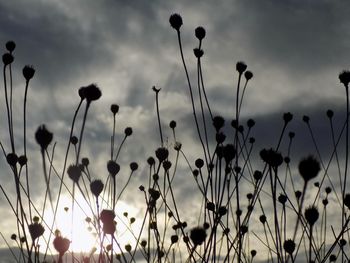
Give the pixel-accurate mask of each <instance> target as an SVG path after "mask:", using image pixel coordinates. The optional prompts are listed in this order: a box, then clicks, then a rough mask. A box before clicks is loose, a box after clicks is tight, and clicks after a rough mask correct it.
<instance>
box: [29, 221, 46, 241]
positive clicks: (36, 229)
mask: <svg viewBox="0 0 350 263" xmlns="http://www.w3.org/2000/svg"><path fill="white" fill-rule="evenodd" d="M28 229H29V233H30V236H31V238H32V240H33V241H34V240H36V239H37V238H38V237H40V236H42V235H43V234H44V232H45V229H44V227H43V226H42V224H40V223H37V222H36V223H32V224H30V225H29V226H28Z"/></svg>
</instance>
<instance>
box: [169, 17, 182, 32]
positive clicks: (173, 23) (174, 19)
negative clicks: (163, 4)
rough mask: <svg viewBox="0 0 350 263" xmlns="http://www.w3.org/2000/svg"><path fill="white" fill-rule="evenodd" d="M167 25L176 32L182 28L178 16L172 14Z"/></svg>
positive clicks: (180, 19) (180, 18)
mask: <svg viewBox="0 0 350 263" xmlns="http://www.w3.org/2000/svg"><path fill="white" fill-rule="evenodd" d="M169 23H170V25H171V27H172V28H174V29H175V30H176V31H179V30H180V27H181V26H182V17H181V16H180V15H179V14H176V13H175V14H172V15H171V16H170V18H169Z"/></svg>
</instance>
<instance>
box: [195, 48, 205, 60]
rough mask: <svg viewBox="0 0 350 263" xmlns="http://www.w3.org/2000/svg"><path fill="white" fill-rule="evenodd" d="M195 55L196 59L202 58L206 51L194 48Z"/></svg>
mask: <svg viewBox="0 0 350 263" xmlns="http://www.w3.org/2000/svg"><path fill="white" fill-rule="evenodd" d="M193 54H194V56H195V57H196V58H201V57H203V55H204V51H203V49H200V48H194V49H193Z"/></svg>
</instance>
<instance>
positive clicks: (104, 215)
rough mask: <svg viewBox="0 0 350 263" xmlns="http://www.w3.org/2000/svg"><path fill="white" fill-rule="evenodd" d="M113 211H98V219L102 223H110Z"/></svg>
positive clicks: (113, 215) (112, 218) (113, 216)
mask: <svg viewBox="0 0 350 263" xmlns="http://www.w3.org/2000/svg"><path fill="white" fill-rule="evenodd" d="M114 218H115V213H114V211H113V210H107V209H104V210H102V211H101V213H100V220H101V221H102V223H103V224H107V223H111V222H113V221H114Z"/></svg>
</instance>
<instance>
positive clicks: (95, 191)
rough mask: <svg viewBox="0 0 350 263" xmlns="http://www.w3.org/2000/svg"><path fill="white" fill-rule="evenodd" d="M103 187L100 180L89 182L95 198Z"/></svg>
mask: <svg viewBox="0 0 350 263" xmlns="http://www.w3.org/2000/svg"><path fill="white" fill-rule="evenodd" d="M103 187H104V185H103V183H102V181H101V180H94V181H92V182H91V183H90V190H91V192H92V194H93V195H94V196H96V198H97V197H98V196H99V195H100V194H101V193H102V191H103Z"/></svg>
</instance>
